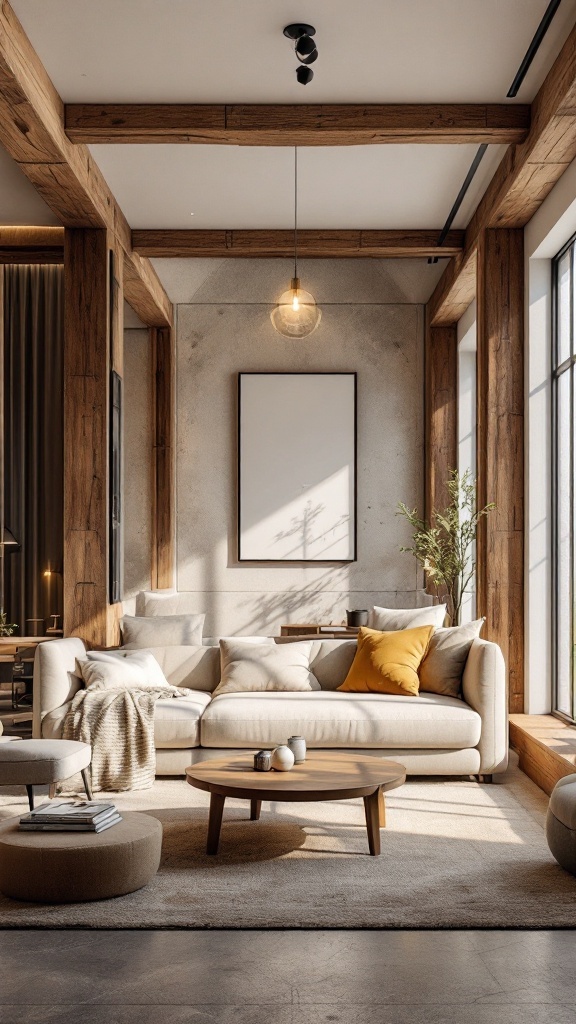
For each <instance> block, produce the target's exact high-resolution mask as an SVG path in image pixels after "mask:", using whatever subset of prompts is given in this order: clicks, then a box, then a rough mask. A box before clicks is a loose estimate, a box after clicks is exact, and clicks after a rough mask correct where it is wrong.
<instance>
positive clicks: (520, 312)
mask: <svg viewBox="0 0 576 1024" xmlns="http://www.w3.org/2000/svg"><path fill="white" fill-rule="evenodd" d="M523 244H524V239H523V231H522V230H521V229H520V228H515V229H505V228H490V229H487V230H486V231H484V232H483V233H482V235H481V237H480V241H479V247H478V281H477V303H478V326H477V332H478V355H477V368H478V380H477V437H478V440H477V477H478V506H479V507H480V508H481V507H483V506H484V505H485V504H487V503H488V502H495V504H496V509H495V510H494V511H493V512H491V513H490V515H489V516H488V518H485V519H483V520H482V522H481V524H480V528H479V531H478V543H477V555H476V560H477V607H478V614H479V615H485V616H486V625H485V628H484V632H483V636H484V637H485V638H486V639H488V640H494V641H495V642H496V643H497V644H499V645H500V647H501V648H502V651H503V654H504V659H505V661H506V665H507V669H508V680H509V706H510V711H511V712H516V713H517V712H522V711H523V710H524V250H523Z"/></svg>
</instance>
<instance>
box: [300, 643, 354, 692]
mask: <svg viewBox="0 0 576 1024" xmlns="http://www.w3.org/2000/svg"><path fill="white" fill-rule="evenodd" d="M357 649H358V643H357V641H356V639H354V640H313V641H312V653H311V655H310V671H311V672H313V673H314V675H315V676H316V679H317V680H318V682H319V683H320V686H321V687H322V689H323V690H337V689H338V687H339V686H341V685H342V683H343V682H344V680H345V679H346V676H347V675H348V673H349V671H350V666H351V664H352V662H353V661H354V656H355V654H356V651H357Z"/></svg>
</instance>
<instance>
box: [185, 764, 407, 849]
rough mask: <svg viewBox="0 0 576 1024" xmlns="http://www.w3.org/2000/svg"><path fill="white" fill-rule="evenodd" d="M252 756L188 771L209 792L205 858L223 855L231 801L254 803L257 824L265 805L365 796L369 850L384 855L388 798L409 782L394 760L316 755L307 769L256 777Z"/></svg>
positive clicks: (252, 815) (190, 779)
mask: <svg viewBox="0 0 576 1024" xmlns="http://www.w3.org/2000/svg"><path fill="white" fill-rule="evenodd" d="M252 759H253V755H252V753H251V752H247V753H245V754H240V755H235V756H232V757H220V758H215V759H214V760H212V761H202V762H201V763H200V764H195V765H192V767H190V768H187V769H186V781H187V782H189V783H190V785H191V786H194V787H195V788H196V789H204V790H206V791H207V792H208V793H210V818H209V822H208V842H207V844H206V853H210V854H213V853H218V846H219V843H220V828H221V825H222V812H223V810H224V802H225V800H226V797H227V796H234V797H238V798H240V799H241V800H249V801H250V818H251V820H252V821H257V820H258V818H259V817H260V807H261V805H262V801H263V800H285V801H312V800H350V799H352V798H353V797H359V796H361V797H364V810H365V813H366V829H367V832H368V846H369V848H370V853H371V854H372V856H373V857H377V856H378V854H379V853H380V828H383V827H384V826H385V824H386V820H385V808H384V793H385V792H386V790H388V789H396V787H397V786H401V785H402V783H403V782H405V781H406V769H405V768H404V767H403V766H402V765H401V764H396V762H395V761H384V760H383V759H382V758H380V757H369V756H366V755H365V754H360V753H359V754H331V753H327V752H324V751H321V750H318V751H315V750H311V751H309V752H308V756H307V758H306V761H305V762H304V764H296V765H294V767H293V768H292V770H291V771H289V772H275V771H270V772H255V771H254V769H253V767H252Z"/></svg>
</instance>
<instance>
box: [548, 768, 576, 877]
mask: <svg viewBox="0 0 576 1024" xmlns="http://www.w3.org/2000/svg"><path fill="white" fill-rule="evenodd" d="M546 838H547V840H548V846H549V847H550V852H551V853H552V854H553V856H554V857H555V858H556V860H557V861H558V863H559V864H560V865H561V867H563V868H565V870H566V871H569V872H570V873H571V874H572V875H576V775H566V776H565V777H564V778H563V779H560V781H559V782H557V783H556V785H555V787H554V789H553V791H552V796H551V797H550V803H549V805H548V815H547V817H546Z"/></svg>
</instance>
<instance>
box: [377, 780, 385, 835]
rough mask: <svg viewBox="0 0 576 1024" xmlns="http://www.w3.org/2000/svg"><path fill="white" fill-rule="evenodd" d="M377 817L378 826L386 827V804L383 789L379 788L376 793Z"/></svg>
mask: <svg viewBox="0 0 576 1024" xmlns="http://www.w3.org/2000/svg"><path fill="white" fill-rule="evenodd" d="M378 817H379V818H380V828H386V805H385V803H384V790H383V789H380V791H379V793H378Z"/></svg>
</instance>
